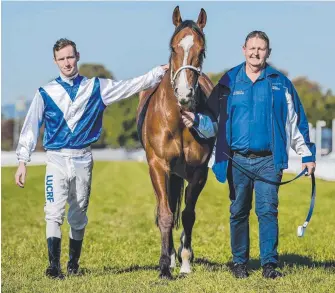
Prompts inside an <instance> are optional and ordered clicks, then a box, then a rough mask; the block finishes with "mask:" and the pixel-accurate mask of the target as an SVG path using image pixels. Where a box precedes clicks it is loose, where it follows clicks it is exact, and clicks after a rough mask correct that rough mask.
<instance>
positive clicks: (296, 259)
mask: <svg viewBox="0 0 335 293" xmlns="http://www.w3.org/2000/svg"><path fill="white" fill-rule="evenodd" d="M279 259H280V263H279V267H280V268H283V267H284V266H288V267H294V266H296V267H298V268H299V267H307V268H324V269H330V270H332V271H335V261H327V260H326V261H322V262H321V261H313V260H312V259H311V258H310V257H307V256H302V255H297V254H282V255H280V256H279ZM193 264H194V265H201V266H203V267H204V268H205V270H207V271H212V272H213V271H214V272H217V271H222V272H224V271H228V270H230V269H231V267H232V262H227V263H218V262H214V261H211V260H208V259H206V258H196V259H195V260H194V263H193ZM248 268H249V269H251V270H258V269H260V268H261V264H260V261H259V260H258V259H251V260H250V261H249V263H248ZM176 269H177V270H178V269H179V268H178V267H177V268H176ZM176 269H175V270H176ZM137 271H156V272H159V266H158V265H155V266H154V265H131V266H129V267H126V268H120V267H112V266H104V267H103V274H113V275H114V274H115V275H119V274H124V273H131V272H137ZM91 273H93V274H95V272H93V271H91V270H89V269H87V268H82V269H81V275H86V274H91ZM183 277H184V276H177V277H176V278H175V279H179V278H183Z"/></svg>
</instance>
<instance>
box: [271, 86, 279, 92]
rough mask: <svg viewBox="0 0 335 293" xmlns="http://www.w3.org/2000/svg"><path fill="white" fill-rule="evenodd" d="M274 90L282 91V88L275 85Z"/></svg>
mask: <svg viewBox="0 0 335 293" xmlns="http://www.w3.org/2000/svg"><path fill="white" fill-rule="evenodd" d="M272 89H273V90H275V91H280V88H279V87H277V86H276V85H273V86H272Z"/></svg>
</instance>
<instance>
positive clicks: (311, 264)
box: [248, 253, 335, 270]
mask: <svg viewBox="0 0 335 293" xmlns="http://www.w3.org/2000/svg"><path fill="white" fill-rule="evenodd" d="M284 266H288V267H294V266H296V267H307V268H324V269H331V270H335V261H331V260H326V261H314V260H313V259H311V258H310V257H308V256H303V255H298V254H291V253H289V254H280V255H279V267H280V268H283V267H284ZM248 267H249V268H250V269H253V270H258V269H260V267H261V264H260V261H259V260H257V259H251V260H250V261H249V264H248Z"/></svg>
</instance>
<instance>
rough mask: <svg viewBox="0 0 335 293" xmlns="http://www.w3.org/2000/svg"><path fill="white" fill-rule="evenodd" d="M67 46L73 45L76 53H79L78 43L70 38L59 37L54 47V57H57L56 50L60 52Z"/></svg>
mask: <svg viewBox="0 0 335 293" xmlns="http://www.w3.org/2000/svg"><path fill="white" fill-rule="evenodd" d="M66 46H72V48H73V49H74V53H75V54H76V55H77V53H78V52H77V46H76V43H75V42H73V41H71V40H68V39H65V38H61V39H59V40H58V41H57V42H56V43H55V45H54V47H53V54H54V57H56V52H58V51H59V50H61V49H63V48H65V47H66Z"/></svg>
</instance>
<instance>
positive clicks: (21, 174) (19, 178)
mask: <svg viewBox="0 0 335 293" xmlns="http://www.w3.org/2000/svg"><path fill="white" fill-rule="evenodd" d="M26 174H27V168H26V165H25V163H24V162H20V163H19V167H18V168H17V171H16V174H15V183H16V185H17V186H20V187H21V188H23V187H24V183H25V181H26Z"/></svg>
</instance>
